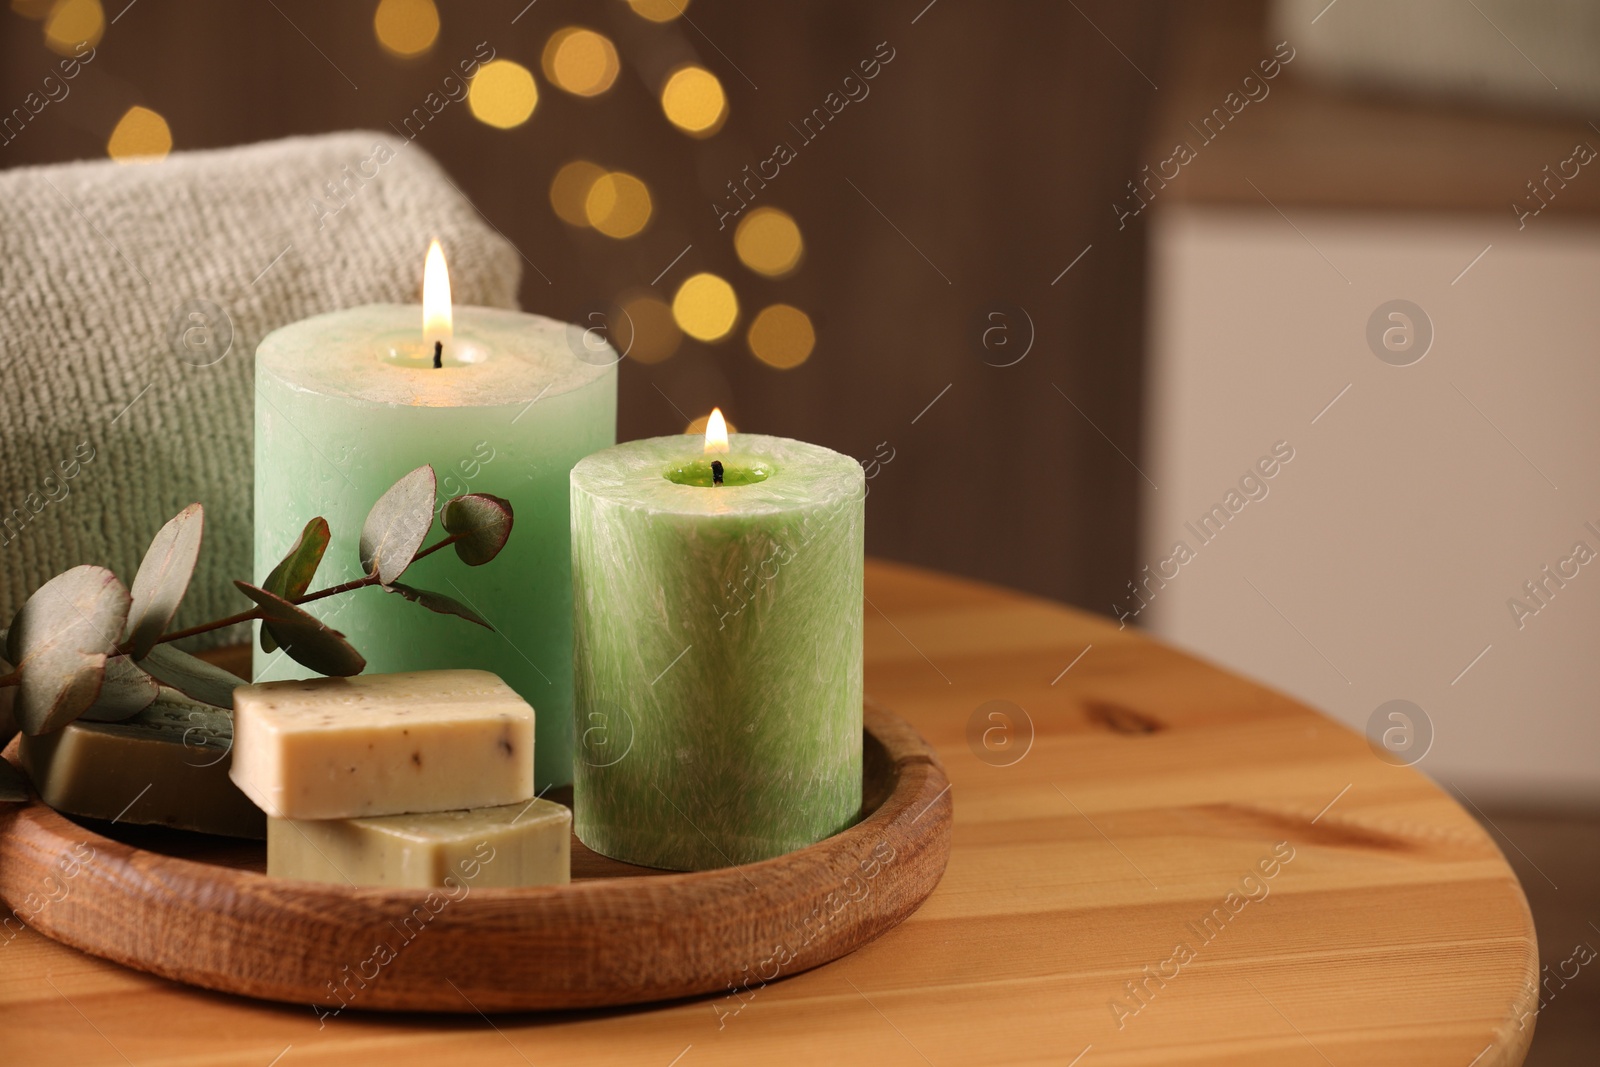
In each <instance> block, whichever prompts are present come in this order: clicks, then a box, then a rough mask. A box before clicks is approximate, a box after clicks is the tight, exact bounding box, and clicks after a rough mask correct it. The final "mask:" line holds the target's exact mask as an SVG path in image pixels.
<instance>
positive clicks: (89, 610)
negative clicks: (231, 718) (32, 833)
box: [0, 466, 513, 734]
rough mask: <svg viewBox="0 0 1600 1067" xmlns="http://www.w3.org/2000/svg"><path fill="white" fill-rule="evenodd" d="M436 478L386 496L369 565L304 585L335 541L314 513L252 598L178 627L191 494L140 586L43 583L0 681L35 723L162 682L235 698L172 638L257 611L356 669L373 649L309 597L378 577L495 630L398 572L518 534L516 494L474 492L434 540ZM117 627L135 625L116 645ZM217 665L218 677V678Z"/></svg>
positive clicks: (268, 634) (246, 589) (335, 669)
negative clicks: (364, 650) (313, 606)
mask: <svg viewBox="0 0 1600 1067" xmlns="http://www.w3.org/2000/svg"><path fill="white" fill-rule="evenodd" d="M437 489H438V483H437V480H436V479H435V476H434V472H433V468H432V467H429V466H423V467H418V468H417V469H416V470H414V471H412V472H411V473H410V474H407V475H406V476H405V477H404V478H402V479H400V480H399V481H398V482H396V483H395V484H394V485H393V486H391V487H390V488H389V490H388V491H387V492H385V493H384V494H383V495H382V496H380V497H379V498H378V501H377V503H376V504H374V505H373V506H372V510H371V511H370V512H369V513H368V514H367V518H366V522H365V523H364V524H363V525H362V528H361V537H360V543H359V549H360V552H359V555H360V565H361V571H362V577H360V578H355V579H352V580H351V581H348V582H342V583H340V584H338V585H333V586H329V587H328V588H326V589H321V590H318V591H317V592H315V593H308V592H307V591H306V590H307V589H308V587H309V586H310V585H311V581H312V579H313V578H314V577H315V575H316V571H317V568H318V566H319V565H320V564H321V562H322V556H323V553H324V552H325V551H326V550H327V548H328V544H329V542H330V540H331V533H330V531H329V528H328V523H327V521H326V520H325V519H322V518H315V519H312V520H311V521H310V522H308V523H307V524H306V526H305V529H304V530H302V531H301V534H300V537H299V538H298V539H297V540H296V541H295V543H294V545H293V547H291V548H290V549H289V552H288V554H287V555H285V556H284V558H283V560H282V561H280V562H279V563H278V565H277V566H276V567H274V568H273V569H272V571H271V573H269V574H268V575H267V577H266V580H265V581H263V582H262V584H261V585H260V586H254V585H250V584H249V583H247V582H242V581H241V582H235V583H234V585H235V586H237V587H238V589H239V591H240V592H242V593H243V594H244V595H245V596H246V597H248V598H249V599H250V600H252V601H254V602H255V606H254V607H252V608H249V609H246V610H245V611H240V612H236V613H234V614H232V615H229V616H227V617H226V618H222V619H216V620H214V621H212V622H204V623H199V624H197V625H194V626H188V627H185V628H183V629H180V630H172V631H167V627H168V626H170V625H171V624H172V620H173V618H174V617H175V616H176V615H177V613H178V607H179V605H180V604H181V603H182V601H183V596H184V593H185V592H186V591H187V590H188V587H189V580H190V579H191V578H192V577H193V576H194V569H195V564H196V562H197V561H198V559H199V554H200V542H201V532H202V529H203V526H204V521H205V512H204V509H203V508H202V507H201V506H200V505H199V504H191V505H190V506H189V507H187V508H185V509H183V511H181V512H179V514H178V515H177V516H176V517H175V518H173V519H172V521H170V522H168V523H167V524H166V525H165V526H163V527H162V528H161V530H160V531H159V532H158V533H157V534H156V536H155V538H154V540H152V541H151V542H150V548H149V550H148V551H147V552H146V553H145V556H144V560H143V561H142V562H141V563H140V564H139V570H138V572H137V573H136V574H135V576H134V580H133V584H132V587H131V589H130V588H129V587H125V586H124V585H123V584H122V583H121V582H120V581H119V580H118V579H117V576H116V575H114V574H112V573H111V572H110V571H109V570H106V569H105V568H104V567H94V566H81V567H74V568H72V569H71V570H69V571H67V572H65V573H64V574H60V575H57V576H56V577H55V578H52V579H51V580H50V581H48V582H46V583H45V584H44V585H43V586H41V587H40V588H39V589H37V590H35V591H34V594H33V595H32V596H30V597H29V598H28V600H27V601H26V602H25V603H24V604H23V605H22V607H21V608H20V609H19V610H18V611H17V613H16V615H15V617H13V618H12V620H11V626H10V629H9V631H8V633H9V636H8V638H7V643H8V645H9V649H10V654H14V658H15V659H16V660H17V661H18V666H16V667H15V668H11V665H10V664H8V663H4V662H3V661H0V669H8V668H9V673H6V674H3V675H0V688H4V687H15V688H16V689H17V693H16V694H15V698H14V708H15V711H16V716H17V721H18V723H19V724H20V725H21V727H22V729H23V730H24V731H25V732H27V733H29V734H40V733H48V732H50V731H53V730H59V729H61V728H62V727H63V726H65V725H67V724H68V723H70V722H72V721H73V720H74V719H76V718H78V717H79V716H81V715H84V714H86V713H89V712H91V711H92V712H93V713H94V715H95V717H96V718H97V719H98V720H100V721H105V722H110V721H117V720H118V719H122V718H128V717H131V716H133V715H136V714H138V713H139V712H140V711H142V710H143V709H144V708H145V707H148V706H149V704H150V703H151V701H153V700H154V699H155V698H156V694H157V692H158V691H159V690H158V686H157V685H156V682H158V681H159V682H161V683H163V684H166V685H169V686H171V687H173V688H176V689H179V690H181V691H183V692H185V693H187V694H188V695H189V696H190V697H192V698H194V699H198V700H202V701H205V702H209V703H217V704H220V705H222V706H230V705H231V700H232V685H231V684H230V683H229V681H228V680H229V678H230V676H228V675H226V674H224V673H223V672H219V671H216V670H215V668H210V667H208V666H207V665H206V664H203V663H201V662H200V661H199V660H196V659H195V658H194V657H192V656H188V655H186V654H185V653H182V652H179V651H177V650H175V649H171V648H165V649H163V648H161V646H163V645H169V644H170V643H171V642H173V641H178V640H181V639H183V638H186V637H194V636H196V635H198V634H203V633H209V632H211V631H213V630H220V629H222V628H224V627H227V626H235V625H238V624H239V623H244V622H254V621H257V620H259V621H260V622H261V630H260V640H261V645H262V648H264V649H265V650H267V651H269V652H271V651H273V650H275V649H279V648H282V649H283V651H284V652H285V653H287V654H288V655H289V657H290V658H291V659H293V660H294V661H295V662H297V663H299V664H301V665H302V666H305V667H309V668H310V669H311V670H314V671H316V672H318V673H320V674H327V675H341V676H343V675H352V674H359V673H360V672H361V671H362V670H364V669H365V667H366V660H365V659H364V658H363V657H362V655H361V654H360V653H359V652H357V651H356V650H355V649H354V648H353V647H351V645H350V643H349V642H348V641H347V640H346V639H345V637H344V635H343V634H341V633H339V632H338V631H337V630H334V629H333V628H331V627H330V626H328V625H327V624H326V623H324V622H323V621H322V620H320V619H318V618H317V617H316V616H315V615H312V614H311V613H310V612H308V611H306V610H305V609H304V608H303V607H302V605H304V604H309V603H313V602H315V601H318V600H324V599H326V598H328V597H332V596H338V595H339V594H341V593H349V592H353V591H355V590H357V589H364V588H366V587H368V586H374V585H375V586H378V587H379V588H381V589H382V590H383V591H384V592H387V593H396V594H398V595H399V596H401V597H403V598H405V599H406V600H410V601H413V602H415V603H417V604H419V605H421V606H422V607H424V608H426V609H428V610H429V611H433V612H437V613H439V614H447V615H457V616H460V617H462V618H464V619H467V620H468V621H469V622H475V623H477V624H478V625H480V626H484V627H488V628H490V629H492V628H493V627H489V623H488V622H487V621H486V620H485V619H483V618H482V617H481V616H479V615H478V613H477V612H475V611H473V610H472V609H471V608H470V607H469V606H467V605H465V604H462V603H459V602H458V601H455V600H452V599H451V598H450V597H447V596H444V595H443V594H440V593H433V592H430V591H428V590H426V589H417V588H414V587H412V586H408V585H402V584H401V583H400V581H399V578H400V576H401V575H403V574H404V573H405V572H406V571H407V570H408V569H409V568H410V567H411V565H412V564H413V563H415V562H417V561H418V560H420V559H425V558H427V557H428V556H431V555H433V554H434V553H435V552H438V551H439V550H441V549H443V548H445V547H447V546H448V547H453V548H454V549H455V552H456V555H457V556H458V557H459V558H460V559H461V561H462V562H463V563H465V564H466V565H467V566H469V567H477V566H481V565H482V564H484V563H488V562H489V561H490V560H492V559H494V558H495V557H496V556H497V555H499V553H500V550H501V548H503V547H504V546H505V543H506V540H507V538H509V537H510V536H511V526H512V521H513V516H512V511H511V505H510V503H508V502H507V501H505V500H502V499H500V498H499V497H495V496H490V495H489V494H487V493H468V494H464V495H462V496H457V497H453V498H451V499H450V500H448V501H446V502H445V505H444V507H443V508H441V509H439V511H438V512H437V515H438V517H439V518H440V519H441V520H442V522H443V525H444V529H445V536H444V537H443V538H441V539H440V540H438V541H436V542H434V543H433V544H431V545H428V546H426V547H423V544H422V542H423V541H425V540H426V539H427V536H428V533H429V532H430V531H431V530H432V529H433V526H434V521H435V514H436V513H435V510H434V508H435V501H436V499H437V497H436V493H437ZM108 634H126V635H127V636H126V637H125V638H124V639H123V640H122V641H120V642H118V643H115V644H111V645H110V647H107V646H108V642H107V640H106V635H108ZM207 672H210V673H211V674H212V675H215V676H213V677H207V676H206V675H207Z"/></svg>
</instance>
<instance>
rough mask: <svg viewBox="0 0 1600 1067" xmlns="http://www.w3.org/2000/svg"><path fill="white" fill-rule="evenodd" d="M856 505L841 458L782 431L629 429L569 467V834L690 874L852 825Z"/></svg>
mask: <svg viewBox="0 0 1600 1067" xmlns="http://www.w3.org/2000/svg"><path fill="white" fill-rule="evenodd" d="M718 421H720V416H716V417H714V420H713V423H714V424H715V422H718ZM713 464H715V467H714V466H713ZM718 475H720V477H721V484H716V482H717V478H718ZM865 504H866V483H865V479H864V477H863V474H862V469H861V466H860V465H859V464H858V463H856V462H855V461H854V460H852V459H851V458H850V457H848V456H843V455H840V454H839V453H837V452H833V451H830V450H829V449H826V448H820V447H818V446H816V445H809V444H805V443H803V442H800V441H790V440H786V439H784V438H780V437H763V436H757V435H754V434H735V435H733V437H732V438H731V442H730V445H729V451H728V452H726V453H711V454H706V453H703V452H702V442H701V439H700V438H699V437H689V436H679V437H657V438H651V439H649V440H644V441H630V442H628V443H627V444H622V445H618V446H616V447H615V448H609V449H606V450H605V451H603V452H599V453H596V454H595V455H592V456H589V457H588V458H586V459H584V460H582V461H581V462H579V463H578V465H577V466H576V467H574V468H573V470H572V581H573V591H574V601H575V603H574V612H575V614H574V618H575V626H574V634H575V638H576V653H575V659H574V667H575V675H576V694H575V695H576V702H577V713H576V729H577V732H578V741H577V749H576V759H575V760H574V767H573V770H574V801H575V806H574V812H575V821H574V828H575V830H576V831H577V834H578V836H579V838H580V839H582V841H583V842H584V844H586V845H588V846H589V847H590V848H592V849H594V850H595V851H596V852H599V853H602V854H604V855H607V856H611V857H613V858H615V859H620V860H625V861H627V862H630V863H637V864H643V865H646V866H650V867H665V868H669V869H672V870H704V869H707V868H713V867H726V866H730V865H733V864H738V863H750V862H753V861H756V860H762V859H767V858H769V857H772V856H777V855H781V854H783V853H785V852H790V851H792V850H794V849H797V848H802V847H804V846H806V845H809V844H813V843H815V842H816V841H819V840H821V839H822V838H824V837H827V836H829V835H830V834H833V833H836V832H838V831H839V830H842V829H844V828H845V827H847V826H849V825H850V824H851V823H852V822H853V821H854V820H855V818H856V816H857V815H858V813H859V811H860V808H861V725H862V724H861V622H862V619H861V613H862V563H863V541H862V537H863V528H864V522H865Z"/></svg>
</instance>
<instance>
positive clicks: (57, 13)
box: [44, 0, 106, 56]
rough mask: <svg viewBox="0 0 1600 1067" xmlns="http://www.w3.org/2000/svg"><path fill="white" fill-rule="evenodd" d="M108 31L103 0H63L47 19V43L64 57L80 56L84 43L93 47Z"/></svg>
mask: <svg viewBox="0 0 1600 1067" xmlns="http://www.w3.org/2000/svg"><path fill="white" fill-rule="evenodd" d="M105 32H106V13H105V10H104V9H103V8H101V6H100V0H60V2H59V3H57V4H56V5H55V6H54V7H52V8H51V9H50V13H49V14H48V15H46V16H45V20H44V43H45V44H46V45H47V46H49V48H50V50H51V51H52V52H59V53H60V54H61V55H64V56H72V55H77V53H78V47H79V46H80V45H83V44H87V45H88V46H89V47H90V48H93V47H94V46H95V45H97V44H99V43H100V38H101V36H102V35H103V34H104V33H105Z"/></svg>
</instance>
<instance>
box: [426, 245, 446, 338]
mask: <svg viewBox="0 0 1600 1067" xmlns="http://www.w3.org/2000/svg"><path fill="white" fill-rule="evenodd" d="M452 332H453V330H452V326H451V309H450V268H448V267H447V266H445V262H444V249H442V248H440V247H439V242H438V241H434V242H433V243H432V244H430V245H429V246H428V258H427V261H426V262H425V263H424V264H423V268H422V343H423V345H425V346H426V347H427V349H428V351H429V352H430V353H431V352H432V351H433V345H434V342H435V341H442V342H443V343H444V347H445V349H446V351H448V350H449V348H450V337H451V334H452Z"/></svg>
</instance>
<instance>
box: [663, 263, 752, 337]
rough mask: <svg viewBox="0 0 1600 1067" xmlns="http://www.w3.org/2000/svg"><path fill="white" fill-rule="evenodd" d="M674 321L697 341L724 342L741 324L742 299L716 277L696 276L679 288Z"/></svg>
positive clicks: (675, 297)
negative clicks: (736, 324) (740, 309)
mask: <svg viewBox="0 0 1600 1067" xmlns="http://www.w3.org/2000/svg"><path fill="white" fill-rule="evenodd" d="M672 317H673V319H675V320H676V321H677V323H678V328H679V329H680V330H682V331H683V332H684V333H686V334H688V335H689V336H690V337H693V338H694V339H695V340H696V341H720V340H722V339H723V338H724V337H726V336H728V331H730V330H732V329H733V324H734V323H736V322H738V321H739V298H738V297H737V296H736V295H734V292H733V286H731V285H729V284H728V283H727V282H725V281H723V280H722V279H721V278H719V277H717V276H716V275H715V274H707V273H701V274H696V275H693V276H691V277H690V278H688V279H687V280H686V281H685V282H684V283H683V284H682V285H680V286H678V292H677V294H676V295H675V296H673V298H672Z"/></svg>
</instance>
